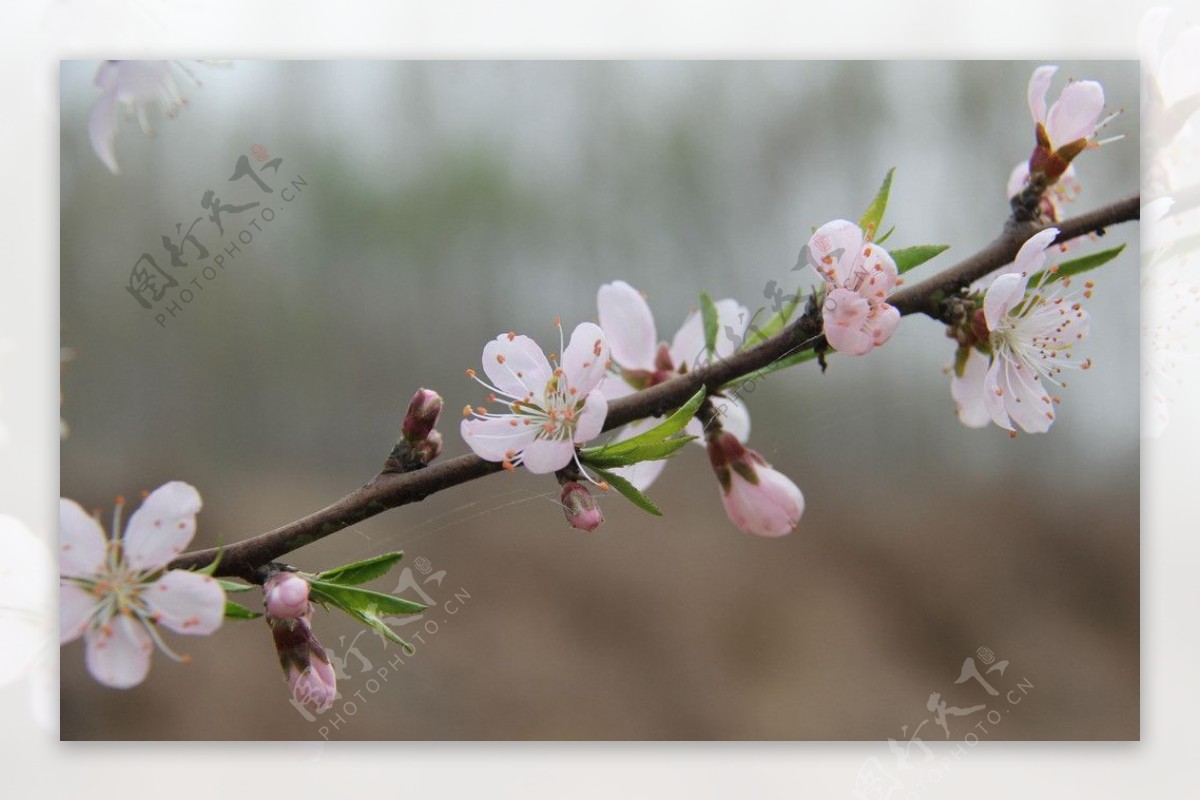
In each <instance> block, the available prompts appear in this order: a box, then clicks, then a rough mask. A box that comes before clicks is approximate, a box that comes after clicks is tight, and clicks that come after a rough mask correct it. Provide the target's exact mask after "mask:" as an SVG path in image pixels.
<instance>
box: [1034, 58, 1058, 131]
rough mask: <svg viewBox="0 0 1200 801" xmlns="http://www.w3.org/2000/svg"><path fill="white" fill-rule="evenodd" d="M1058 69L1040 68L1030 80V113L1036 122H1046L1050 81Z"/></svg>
mask: <svg viewBox="0 0 1200 801" xmlns="http://www.w3.org/2000/svg"><path fill="white" fill-rule="evenodd" d="M1056 72H1058V67H1038V68H1037V69H1036V70H1034V71H1033V76H1032V77H1030V79H1029V90H1028V94H1029V113H1030V114H1032V115H1033V121H1034V122H1041V123H1044V122H1045V121H1046V92H1048V91H1050V79H1051V78H1053V77H1054V73H1056Z"/></svg>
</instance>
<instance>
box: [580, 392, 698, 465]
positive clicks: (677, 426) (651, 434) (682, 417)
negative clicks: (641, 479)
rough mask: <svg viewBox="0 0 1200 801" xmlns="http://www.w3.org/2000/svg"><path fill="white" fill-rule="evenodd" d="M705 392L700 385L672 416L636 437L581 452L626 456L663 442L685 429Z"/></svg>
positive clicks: (592, 455) (583, 453)
mask: <svg viewBox="0 0 1200 801" xmlns="http://www.w3.org/2000/svg"><path fill="white" fill-rule="evenodd" d="M704 394H705V390H704V387H700V389H698V390H696V394H695V395H693V396H692V397H691V398H689V399H688V402H687V403H685V404H683V405H682V406H680V407H679V408H678V409H676V410H675V412H674V413H673V414H671V416H670V417H668V418H667V419H666V420H664V421H663V422H661V423H659V424H658V425H656V426H655V427H654V428H652V429H650V430H649V431H643V432H642V433H641V434H638V435H637V436H636V437H632V438H631V439H627V440H624V441H623V442H616V443H610V444H608V445H604V446H603V447H594V448H584V449H583V450H581V451H580V452H579V454H580V456H581V457H582V458H584V459H592V458H595V457H602V458H603V457H606V456H624V455H628V454H629V453H631V452H633V451H635V450H637V449H638V448H641V447H642V446H644V445H654V444H657V443H659V442H662V441H663V440H664V439H666V438H667V437H670V436H673V435H675V434H677V433H679V432H680V431H682V430H683V428H684V426H686V425H687V424H688V421H689V420H691V419H692V415H694V414H695V413H696V410H697V409H699V408H700V404H701V403H703V402H704Z"/></svg>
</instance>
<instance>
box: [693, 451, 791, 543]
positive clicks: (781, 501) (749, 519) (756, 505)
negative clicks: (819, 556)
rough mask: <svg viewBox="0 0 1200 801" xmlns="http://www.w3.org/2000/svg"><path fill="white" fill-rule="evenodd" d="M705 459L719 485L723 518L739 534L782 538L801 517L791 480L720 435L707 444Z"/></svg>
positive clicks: (758, 456)
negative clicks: (739, 530)
mask: <svg viewBox="0 0 1200 801" xmlns="http://www.w3.org/2000/svg"><path fill="white" fill-rule="evenodd" d="M708 458H709V461H710V462H711V463H712V467H713V472H715V473H716V474H717V480H718V481H719V482H720V483H721V503H722V504H723V505H724V507H725V514H726V515H728V516H729V519H730V521H732V522H733V524H734V525H735V526H737V527H738V528H739V529H741V530H742V531H744V532H746V533H747V534H757V535H759V536H761V537H782V536H783V535H784V534H788V533H790V532H792V531H795V530H796V528H797V527H798V526H799V525H800V516H801V515H803V514H804V495H803V494H802V493H801V492H800V488H799V487H797V486H796V485H795V484H794V483H793V482H792V480H791V479H789V478H788V477H787V476H785V475H784V474H783V473H780V472H779V471H778V470H776V469H774V468H773V467H771V466H770V465H769V464H767V461H766V460H765V459H763V457H762V456H761V455H760V454H759V453H758V452H757V451H754V450H751V449H750V448H747V447H745V446H744V445H742V443H740V442H738V439H737V437H735V436H734V435H733V434H730V433H729V432H727V431H723V432H721V433H720V434H717V435H716V436H714V437H711V438H710V439H709V441H708Z"/></svg>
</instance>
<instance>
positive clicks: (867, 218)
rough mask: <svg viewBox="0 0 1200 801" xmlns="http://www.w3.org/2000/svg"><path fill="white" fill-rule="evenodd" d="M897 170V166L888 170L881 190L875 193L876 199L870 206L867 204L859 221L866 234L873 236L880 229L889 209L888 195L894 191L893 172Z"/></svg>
mask: <svg viewBox="0 0 1200 801" xmlns="http://www.w3.org/2000/svg"><path fill="white" fill-rule="evenodd" d="M895 171H896V168H895V167H892V168H891V169H890V170H888V172H887V175H886V176H884V179H883V184H882V185H881V186H880V187H879V192H878V193H877V194H876V195H875V199H874V200H872V201H871V205H870V206H867V210H866V212H865V213H864V214H863V216H862V219H861V220H859V221H858V227H859V228H861V229H863V235H864V236H867V237H871V236H872V235H873V234H874V233H875V232H876V231H878V230H879V223H881V222H882V221H883V213H884V212H885V211H887V204H888V195H889V194H891V191H892V173H894V172H895Z"/></svg>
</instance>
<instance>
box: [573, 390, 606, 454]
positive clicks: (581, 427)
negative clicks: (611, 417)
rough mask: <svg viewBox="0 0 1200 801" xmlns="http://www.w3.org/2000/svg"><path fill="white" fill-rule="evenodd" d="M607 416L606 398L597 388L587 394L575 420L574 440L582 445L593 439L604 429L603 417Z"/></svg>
mask: <svg viewBox="0 0 1200 801" xmlns="http://www.w3.org/2000/svg"><path fill="white" fill-rule="evenodd" d="M607 416H608V399H607V398H605V397H604V394H603V393H602V392H600V391H599V390H595V391H593V392H591V393H589V394H588V396H587V400H585V401H584V402H583V409H582V410H581V411H580V412H579V419H578V420H577V421H576V422H575V442H576V444H579V445H583V444H584V443H585V442H587V441H588V440H592V439H595V438H596V437H598V436H599V435H600V432H601V431H603V430H604V418H605V417H607Z"/></svg>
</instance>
